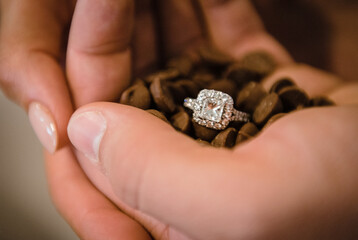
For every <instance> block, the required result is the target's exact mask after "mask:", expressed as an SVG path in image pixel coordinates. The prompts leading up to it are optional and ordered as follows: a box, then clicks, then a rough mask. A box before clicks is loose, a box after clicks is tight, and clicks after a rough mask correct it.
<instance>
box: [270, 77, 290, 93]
mask: <svg viewBox="0 0 358 240" xmlns="http://www.w3.org/2000/svg"><path fill="white" fill-rule="evenodd" d="M295 85H296V84H295V83H294V82H293V81H292V80H291V79H290V78H281V79H279V80H277V81H276V82H274V84H272V86H271V88H270V91H269V92H270V93H272V92H274V93H278V92H279V91H280V90H281V89H282V88H285V87H290V86H295Z"/></svg>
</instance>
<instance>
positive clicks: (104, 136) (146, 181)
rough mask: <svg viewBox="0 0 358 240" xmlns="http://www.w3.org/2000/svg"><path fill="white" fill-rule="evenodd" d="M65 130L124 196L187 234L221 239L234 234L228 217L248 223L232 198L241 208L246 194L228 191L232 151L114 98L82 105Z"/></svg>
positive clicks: (233, 174)
mask: <svg viewBox="0 0 358 240" xmlns="http://www.w3.org/2000/svg"><path fill="white" fill-rule="evenodd" d="M68 134H69V138H70V140H71V141H72V143H73V145H74V146H75V147H76V148H77V149H78V150H79V151H81V152H83V153H84V154H85V155H87V156H88V157H89V158H90V159H92V160H93V162H94V163H95V165H96V166H98V168H100V169H101V170H103V171H104V173H105V174H106V176H107V177H108V179H109V182H110V183H111V186H112V189H113V192H114V193H115V194H116V195H117V196H118V197H119V198H120V199H121V200H123V201H124V203H126V204H128V205H129V206H130V207H132V208H134V209H137V210H139V211H141V212H144V213H146V214H148V215H150V216H152V217H154V218H156V219H158V220H159V221H161V222H163V223H164V224H168V225H170V226H172V227H174V228H176V229H178V230H179V231H182V232H183V233H186V234H187V235H189V236H190V237H193V238H195V239H223V238H221V237H223V236H228V235H230V234H231V233H233V232H232V231H233V229H230V226H233V225H232V224H230V222H232V221H236V222H238V221H239V222H240V223H239V224H237V225H235V226H236V227H235V229H239V228H240V227H238V226H239V225H241V226H242V227H244V225H245V224H250V223H248V222H249V221H247V220H245V221H246V222H245V221H244V220H243V219H241V218H243V217H244V215H245V214H241V215H240V216H239V217H238V215H236V214H232V212H231V211H232V208H231V207H230V205H235V206H236V207H237V209H238V211H237V212H238V213H239V212H241V210H244V209H242V208H244V207H245V204H241V205H242V208H241V207H240V206H239V205H240V202H241V203H243V202H246V201H243V199H245V198H247V197H243V196H241V192H240V191H236V192H235V193H234V192H233V191H232V186H234V185H235V184H237V182H240V177H238V175H237V171H236V170H237V166H235V164H236V163H237V162H235V161H232V159H233V152H231V151H228V150H219V149H214V148H208V147H203V146H201V145H199V144H196V142H195V141H193V140H192V139H190V138H189V137H186V136H185V135H183V134H180V133H178V132H176V131H175V130H174V129H173V128H172V127H171V126H170V125H168V124H167V123H165V122H164V121H162V120H160V119H157V118H155V117H154V116H152V115H150V114H148V113H146V112H144V111H142V110H138V109H135V108H132V107H128V106H123V105H119V104H114V103H94V104H90V105H87V106H84V107H82V108H80V109H79V110H78V111H77V112H76V113H75V114H74V115H73V116H72V118H71V120H70V123H69V127H68ZM246 155H247V154H246ZM241 158H242V159H245V154H242V155H241ZM234 169H235V170H234ZM228 184H229V185H228ZM241 184H242V183H241ZM223 186H226V187H223ZM213 192H215V194H214V195H215V197H213V196H214V195H213ZM228 199H229V201H228ZM246 203H247V202H246ZM247 211H248V209H246V210H245V211H244V212H247ZM189 212H190V214H189ZM191 212H192V213H195V214H191ZM188 216H190V217H189V218H188ZM223 216H225V217H224V218H223ZM204 218H205V221H203V219H204ZM221 220H222V221H221ZM218 222H220V225H223V226H226V227H223V228H221V227H218V226H217V225H218ZM244 223H245V224H244ZM235 231H236V230H235ZM237 231H240V230H237Z"/></svg>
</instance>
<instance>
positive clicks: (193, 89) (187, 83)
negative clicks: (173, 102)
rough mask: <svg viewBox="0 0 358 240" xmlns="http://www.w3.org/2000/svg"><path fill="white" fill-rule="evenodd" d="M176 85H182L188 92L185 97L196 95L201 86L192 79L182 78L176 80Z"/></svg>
mask: <svg viewBox="0 0 358 240" xmlns="http://www.w3.org/2000/svg"><path fill="white" fill-rule="evenodd" d="M175 84H176V85H179V86H181V87H182V88H183V89H184V90H185V93H186V96H185V97H192V98H194V97H196V96H197V95H198V93H199V91H200V89H201V88H200V86H199V85H198V84H197V83H195V82H194V81H192V80H189V79H181V80H178V81H176V82H175ZM181 103H182V102H181Z"/></svg>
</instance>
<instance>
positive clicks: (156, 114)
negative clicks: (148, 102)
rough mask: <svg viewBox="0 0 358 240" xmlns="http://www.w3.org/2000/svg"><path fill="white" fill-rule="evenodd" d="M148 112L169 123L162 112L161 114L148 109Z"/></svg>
mask: <svg viewBox="0 0 358 240" xmlns="http://www.w3.org/2000/svg"><path fill="white" fill-rule="evenodd" d="M146 112H148V113H150V114H152V115H154V116H156V117H157V118H160V119H162V120H163V121H164V122H167V123H169V121H168V119H167V118H166V117H165V115H164V113H162V112H159V111H158V110H155V109H148V110H146Z"/></svg>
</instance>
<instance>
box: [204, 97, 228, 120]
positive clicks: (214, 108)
mask: <svg viewBox="0 0 358 240" xmlns="http://www.w3.org/2000/svg"><path fill="white" fill-rule="evenodd" d="M224 106H225V102H223V101H221V100H218V99H215V98H206V99H205V100H203V107H202V109H201V112H200V117H201V118H203V119H206V120H210V121H214V122H220V120H221V116H222V113H223V110H224Z"/></svg>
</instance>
